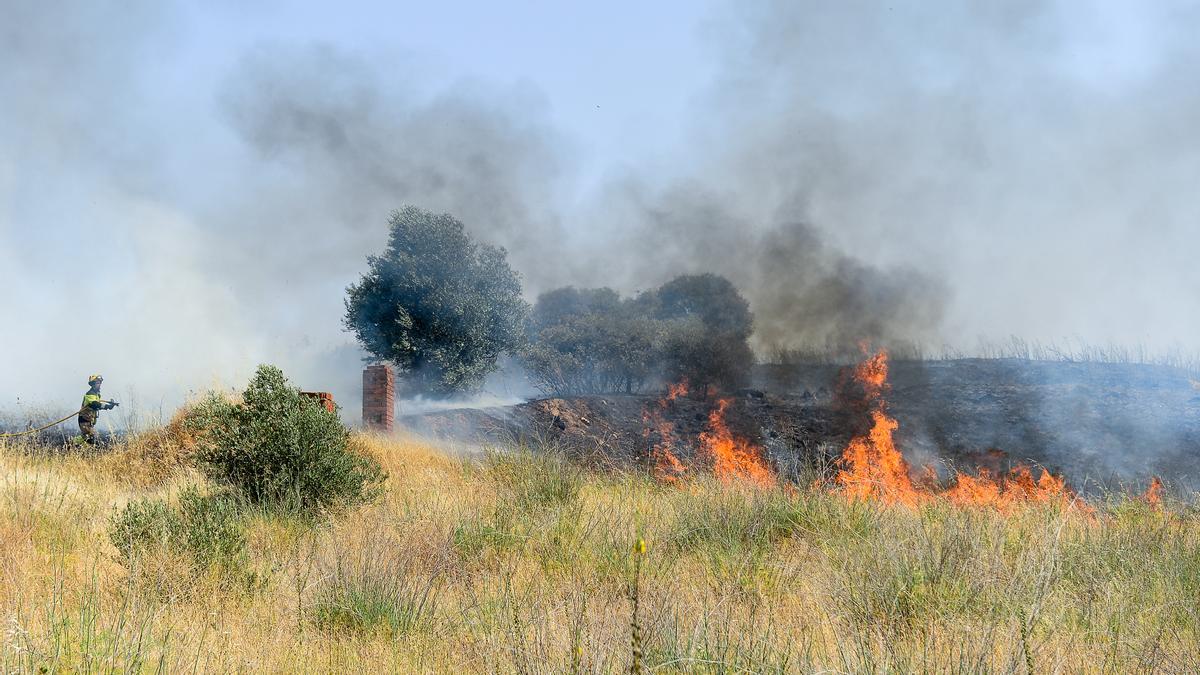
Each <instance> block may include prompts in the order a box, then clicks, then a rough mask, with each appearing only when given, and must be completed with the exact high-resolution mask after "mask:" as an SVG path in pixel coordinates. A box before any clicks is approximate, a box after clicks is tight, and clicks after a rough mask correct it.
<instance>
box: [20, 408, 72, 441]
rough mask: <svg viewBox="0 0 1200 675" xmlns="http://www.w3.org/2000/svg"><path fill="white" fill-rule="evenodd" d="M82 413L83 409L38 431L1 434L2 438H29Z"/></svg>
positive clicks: (28, 430) (29, 430)
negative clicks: (30, 435)
mask: <svg viewBox="0 0 1200 675" xmlns="http://www.w3.org/2000/svg"><path fill="white" fill-rule="evenodd" d="M81 412H83V408H80V409H79V410H76V411H75V412H73V413H71V414H70V415H67V416H66V417H64V418H62V419H61V420H58V421H57V422H51V423H50V424H47V425H45V426H41V427H38V428H36V429H26V430H25V431H18V432H16V433H12V434H0V438H12V437H13V436H27V435H29V434H36V433H37V432H39V431H45V430H46V429H49V428H50V427H52V426H56V425H59V424H62V423H63V422H66V421H67V420H69V419H71V418H72V417H75V416H77V415H79V413H81Z"/></svg>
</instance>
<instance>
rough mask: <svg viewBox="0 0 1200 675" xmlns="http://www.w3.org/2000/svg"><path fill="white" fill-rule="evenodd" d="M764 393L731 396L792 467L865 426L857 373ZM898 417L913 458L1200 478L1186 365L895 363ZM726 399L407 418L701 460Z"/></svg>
mask: <svg viewBox="0 0 1200 675" xmlns="http://www.w3.org/2000/svg"><path fill="white" fill-rule="evenodd" d="M755 380H756V384H757V387H758V388H757V389H750V390H743V391H741V392H738V393H736V394H733V395H731V398H732V399H733V402H732V403H731V405H730V406H729V412H728V414H727V421H728V424H729V426H730V428H731V429H732V430H733V432H734V433H735V434H738V435H740V436H742V437H744V438H747V439H749V440H751V441H753V442H755V443H757V444H759V445H760V446H761V447H762V448H763V454H764V456H765V457H766V458H767V459H768V460H769V461H770V462H771V463H772V464H773V465H774V466H775V467H776V468H777V469H779V470H781V472H782V473H784V474H785V475H786V474H789V473H791V472H792V471H794V470H795V468H796V467H797V466H798V465H802V464H806V463H807V464H816V465H823V464H827V463H828V461H829V460H830V459H832V458H834V457H836V456H837V454H838V453H839V452H840V450H841V448H843V447H844V446H845V444H846V442H847V441H848V440H849V439H850V438H851V436H853V435H854V434H857V433H862V432H863V431H865V429H866V427H867V425H868V421H867V417H866V415H865V412H864V411H863V410H862V409H861V408H860V407H856V405H855V401H856V399H855V396H854V392H853V391H852V390H850V389H848V385H847V384H846V382H847V378H846V373H845V370H844V369H843V368H840V367H838V366H832V365H808V366H787V367H785V366H762V367H759V368H758V369H757V371H756V373H755ZM886 398H887V401H888V404H887V406H888V411H889V413H890V414H891V415H892V416H894V417H895V418H896V420H897V421H898V422H899V425H900V427H899V430H898V432H897V433H896V439H897V442H898V444H899V447H900V448H901V449H902V450H903V451H904V453H905V455H906V457H907V458H908V460H909V461H910V463H912V464H914V465H917V466H922V465H926V464H933V465H935V466H938V467H939V468H948V467H952V468H956V469H959V470H968V471H971V470H975V469H977V468H988V469H990V470H992V471H996V472H1002V471H1006V470H1008V469H1009V468H1011V467H1012V466H1014V465H1016V464H1018V463H1023V462H1025V463H1034V464H1038V465H1041V466H1044V467H1046V468H1048V469H1050V470H1052V471H1054V472H1056V473H1062V474H1064V475H1065V476H1067V478H1068V480H1069V481H1070V482H1071V484H1073V485H1074V486H1076V487H1077V489H1082V490H1090V489H1094V488H1098V487H1100V486H1112V485H1114V484H1117V483H1134V484H1137V483H1139V482H1144V481H1145V480H1147V479H1148V477H1149V476H1150V475H1161V476H1164V477H1167V479H1168V481H1169V482H1171V483H1174V484H1176V485H1178V486H1180V487H1186V488H1194V487H1197V486H1198V485H1200V483H1198V482H1197V479H1198V478H1200V391H1198V390H1197V389H1196V385H1195V384H1194V383H1193V382H1192V381H1191V379H1190V378H1189V376H1188V374H1187V373H1186V372H1184V371H1181V370H1178V369H1173V368H1168V367H1162V366H1150V365H1134V364H1105V363H1058V362H1031V361H1023V360H1015V359H1011V360H1010V359H991V360H985V359H963V360H955V361H909V362H905V361H900V362H895V363H893V364H892V371H891V376H890V387H889V390H888V391H887V393H886ZM714 405H715V398H709V399H707V400H705V399H703V398H697V397H694V396H693V397H681V398H677V399H675V400H673V401H669V402H665V401H661V400H660V397H659V396H656V395H607V396H585V397H567V398H548V399H540V400H535V401H530V402H528V403H524V404H521V405H516V406H508V407H498V408H483V409H462V410H452V411H445V412H438V413H430V414H425V415H414V416H403V417H401V418H400V420H399V421H400V423H401V424H402V425H405V426H407V427H409V428H411V429H414V430H416V431H418V432H419V433H422V434H427V435H430V436H436V437H442V438H451V439H455V440H459V441H466V442H497V441H506V440H511V439H513V438H525V439H530V440H536V441H539V442H540V441H549V442H551V443H553V444H554V445H557V446H559V447H562V448H564V449H566V450H568V451H570V452H572V453H574V454H580V455H587V456H591V457H602V458H606V459H609V460H612V461H617V462H645V461H646V458H647V457H648V453H649V451H650V448H652V447H653V446H654V445H655V444H657V443H661V442H663V439H662V438H661V434H660V433H659V431H658V429H657V426H656V425H655V424H653V423H652V420H651V419H649V416H651V415H655V414H657V415H659V416H660V418H661V419H662V420H665V421H666V422H668V423H669V424H670V428H671V433H672V436H673V438H672V439H671V440H672V441H673V442H672V448H673V452H676V453H677V454H679V455H680V456H681V457H682V458H685V459H687V458H690V457H693V456H694V455H695V453H696V449H697V447H698V439H699V435H700V433H701V432H703V431H704V430H705V425H706V421H707V415H708V413H709V412H710V411H711V410H712V408H713V407H714Z"/></svg>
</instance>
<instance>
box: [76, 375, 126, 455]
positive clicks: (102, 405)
mask: <svg viewBox="0 0 1200 675" xmlns="http://www.w3.org/2000/svg"><path fill="white" fill-rule="evenodd" d="M103 383H104V378H103V377H100V376H99V375H92V376H91V377H89V378H88V386H90V387H91V389H88V390H87V393H86V394H84V395H83V405H81V406H80V407H79V434H80V436H81V440H82V441H83V442H84V443H87V444H88V445H94V444H95V443H96V418H97V417H98V416H99V412H100V411H101V410H112V409H113V408H115V407H117V404H116V403H114V402H112V401H105V400H104V399H102V398H100V385H101V384H103Z"/></svg>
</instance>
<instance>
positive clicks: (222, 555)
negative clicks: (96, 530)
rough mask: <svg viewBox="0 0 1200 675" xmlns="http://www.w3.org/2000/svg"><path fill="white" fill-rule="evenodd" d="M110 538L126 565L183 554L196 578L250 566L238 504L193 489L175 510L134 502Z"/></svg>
mask: <svg viewBox="0 0 1200 675" xmlns="http://www.w3.org/2000/svg"><path fill="white" fill-rule="evenodd" d="M109 539H110V540H111V541H112V544H113V546H115V547H116V548H117V551H118V552H119V553H120V554H121V557H122V558H123V559H124V562H125V564H126V565H127V566H131V565H132V563H133V562H134V560H135V559H136V558H138V557H139V556H140V555H142V554H145V553H151V554H153V553H154V552H172V553H182V554H184V555H186V556H187V557H188V559H189V560H190V562H191V564H192V567H193V568H194V569H195V571H196V572H197V573H199V572H202V571H204V570H207V569H210V568H213V567H217V568H220V569H222V570H224V571H240V570H242V569H243V568H244V567H245V565H246V562H247V554H246V531H245V528H244V526H243V524H242V520H241V516H240V513H239V510H238V507H237V504H236V503H235V502H234V500H233V499H232V498H231V497H230V496H229V495H226V494H202V493H200V492H199V491H198V490H196V489H195V488H189V489H187V490H184V491H183V493H181V494H180V495H179V505H178V507H177V508H171V507H170V506H169V505H168V504H167V503H166V502H163V501H156V500H145V501H139V502H132V503H130V504H129V505H127V506H126V507H125V509H124V510H123V511H121V513H119V514H117V515H116V516H114V517H113V520H112V523H111V527H110V529H109Z"/></svg>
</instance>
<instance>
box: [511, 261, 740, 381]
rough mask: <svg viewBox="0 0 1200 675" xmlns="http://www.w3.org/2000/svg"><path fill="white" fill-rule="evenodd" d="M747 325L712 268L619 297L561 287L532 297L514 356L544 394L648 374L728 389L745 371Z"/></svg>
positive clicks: (734, 294) (734, 296) (736, 297)
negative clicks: (521, 347) (521, 346)
mask: <svg viewBox="0 0 1200 675" xmlns="http://www.w3.org/2000/svg"><path fill="white" fill-rule="evenodd" d="M752 330H753V316H752V315H751V313H750V306H749V304H748V303H747V302H746V300H745V299H744V298H743V297H742V296H741V294H740V293H738V291H737V288H735V287H734V286H733V284H732V283H730V282H729V281H728V280H727V279H725V278H724V277H720V276H717V275H714V274H700V275H687V276H680V277H676V278H675V279H673V280H671V281H669V282H668V283H666V284H664V285H663V286H661V287H659V288H657V289H654V290H651V291H647V292H645V293H642V294H640V295H638V296H637V297H635V298H627V299H623V298H621V297H620V295H619V294H618V293H617V292H616V291H613V290H612V289H609V288H591V289H577V288H573V287H566V288H559V289H556V290H553V291H549V292H547V293H543V294H542V295H541V296H539V297H538V300H537V303H536V304H535V305H534V308H533V314H532V316H531V318H530V322H529V343H528V347H527V349H526V350H525V352H524V353H523V355H522V360H523V362H524V364H525V367H526V369H527V370H528V371H529V373H530V374H531V376H532V378H533V380H534V382H535V383H536V384H537V385H538V386H539V387H541V388H542V389H543V390H544V391H546V392H547V393H556V394H566V393H597V392H621V391H624V392H631V391H636V390H639V389H640V388H641V387H642V386H644V385H645V384H647V383H648V382H650V381H651V380H653V379H655V378H663V379H666V380H670V381H679V380H683V379H686V380H688V381H689V382H690V383H691V384H692V385H693V387H694V388H695V389H696V390H698V391H706V390H707V389H708V387H709V385H714V386H716V387H718V388H724V389H731V388H735V387H737V386H741V385H742V384H744V382H745V381H746V379H747V377H748V376H749V372H750V366H751V365H752V363H753V354H752V352H751V350H750V346H749V343H748V342H747V340H748V338H749V337H750V334H751V332H752Z"/></svg>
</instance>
